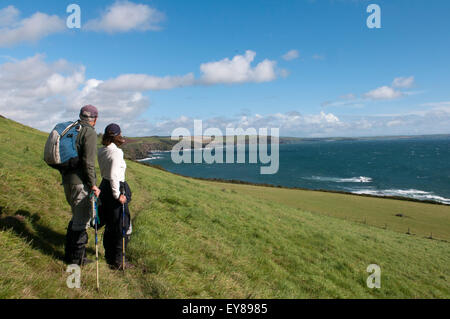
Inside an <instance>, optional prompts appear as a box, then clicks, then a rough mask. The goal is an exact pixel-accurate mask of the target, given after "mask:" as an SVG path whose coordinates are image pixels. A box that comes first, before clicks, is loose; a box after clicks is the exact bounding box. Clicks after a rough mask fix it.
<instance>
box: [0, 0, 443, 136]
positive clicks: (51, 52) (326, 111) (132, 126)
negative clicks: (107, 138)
mask: <svg viewBox="0 0 450 319" xmlns="http://www.w3.org/2000/svg"><path fill="white" fill-rule="evenodd" d="M70 4H77V5H78V6H79V8H80V17H81V19H80V28H69V27H68V24H67V20H68V18H69V22H74V20H72V18H71V17H70V15H71V13H72V11H70V12H69V13H68V12H67V7H68V6H69V5H70ZM370 4H377V5H378V6H379V8H380V15H379V17H380V26H381V27H380V28H369V27H368V25H367V20H368V18H369V16H371V14H372V13H373V11H371V12H367V8H368V6H369V5H370ZM449 12H450V1H446V0H414V1H410V0H390V1H381V0H370V1H365V0H315V1H313V0H295V1H294V0H283V1H276V0H273V1H268V0H255V1H238V0H208V1H206V0H192V1H185V0H152V1H145V0H141V1H139V0H133V1H104V0H96V1H92V0H91V1H85V0H79V1H75V0H73V1H61V0H52V1H50V0H49V1H32V0H27V1H25V0H14V1H1V2H0V115H3V116H5V117H7V118H10V119H13V120H16V121H19V122H21V123H24V124H27V125H30V126H32V127H35V128H37V129H40V130H43V131H47V132H48V131H50V130H51V129H52V128H53V127H54V126H55V125H56V124H57V123H59V122H63V121H69V120H76V119H77V117H78V112H79V109H80V108H81V107H82V106H83V105H86V104H92V105H95V106H97V108H98V109H99V113H100V114H99V120H98V125H97V126H96V128H97V131H98V132H101V131H102V130H103V129H104V127H105V126H106V125H107V124H109V123H112V122H114V123H117V124H119V125H120V126H121V127H122V131H123V134H124V135H126V136H150V135H171V133H172V131H173V130H174V129H175V128H178V127H185V128H188V129H190V130H192V128H193V123H194V120H203V128H204V129H206V128H207V127H217V128H219V129H220V130H222V131H223V132H224V134H225V128H227V127H233V128H239V127H241V128H243V129H247V128H256V129H258V128H269V129H270V128H279V130H280V135H281V136H297V137H330V136H374V135H416V134H448V133H450V79H449V74H450V72H449V71H450V59H449V57H450V20H449V19H448V13H449ZM369 20H371V18H370V19H369ZM371 21H372V20H371Z"/></svg>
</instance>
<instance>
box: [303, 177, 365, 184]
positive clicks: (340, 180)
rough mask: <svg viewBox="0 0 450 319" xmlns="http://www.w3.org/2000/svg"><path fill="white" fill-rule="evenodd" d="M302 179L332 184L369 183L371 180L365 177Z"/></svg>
mask: <svg viewBox="0 0 450 319" xmlns="http://www.w3.org/2000/svg"><path fill="white" fill-rule="evenodd" d="M304 179H310V180H315V181H321V182H334V183H371V182H372V178H370V177H366V176H358V177H349V178H340V177H326V176H325V177H324V176H311V177H304Z"/></svg>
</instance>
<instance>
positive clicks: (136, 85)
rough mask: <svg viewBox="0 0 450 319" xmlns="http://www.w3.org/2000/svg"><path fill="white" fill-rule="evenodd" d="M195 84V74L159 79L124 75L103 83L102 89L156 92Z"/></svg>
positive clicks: (147, 76) (139, 75)
mask: <svg viewBox="0 0 450 319" xmlns="http://www.w3.org/2000/svg"><path fill="white" fill-rule="evenodd" d="M194 84H195V78H194V74H193V73H189V74H186V75H184V76H165V77H157V76H151V75H147V74H123V75H120V76H118V77H117V78H114V79H111V80H108V81H106V82H105V83H103V84H102V89H104V90H109V91H114V90H121V91H156V90H169V89H173V88H177V87H183V86H190V85H194Z"/></svg>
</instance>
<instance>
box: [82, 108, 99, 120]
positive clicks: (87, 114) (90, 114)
mask: <svg viewBox="0 0 450 319" xmlns="http://www.w3.org/2000/svg"><path fill="white" fill-rule="evenodd" d="M97 116H98V110H97V108H96V107H95V106H93V105H85V106H83V107H82V108H81V110H80V118H85V119H88V118H96V117H97Z"/></svg>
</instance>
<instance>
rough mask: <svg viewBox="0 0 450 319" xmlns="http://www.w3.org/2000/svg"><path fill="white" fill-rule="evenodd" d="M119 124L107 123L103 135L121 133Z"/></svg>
mask: <svg viewBox="0 0 450 319" xmlns="http://www.w3.org/2000/svg"><path fill="white" fill-rule="evenodd" d="M121 132H122V131H121V130H120V126H119V125H117V124H114V123H111V124H109V125H108V126H107V127H105V135H109V136H117V135H119V134H120V133H121Z"/></svg>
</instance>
